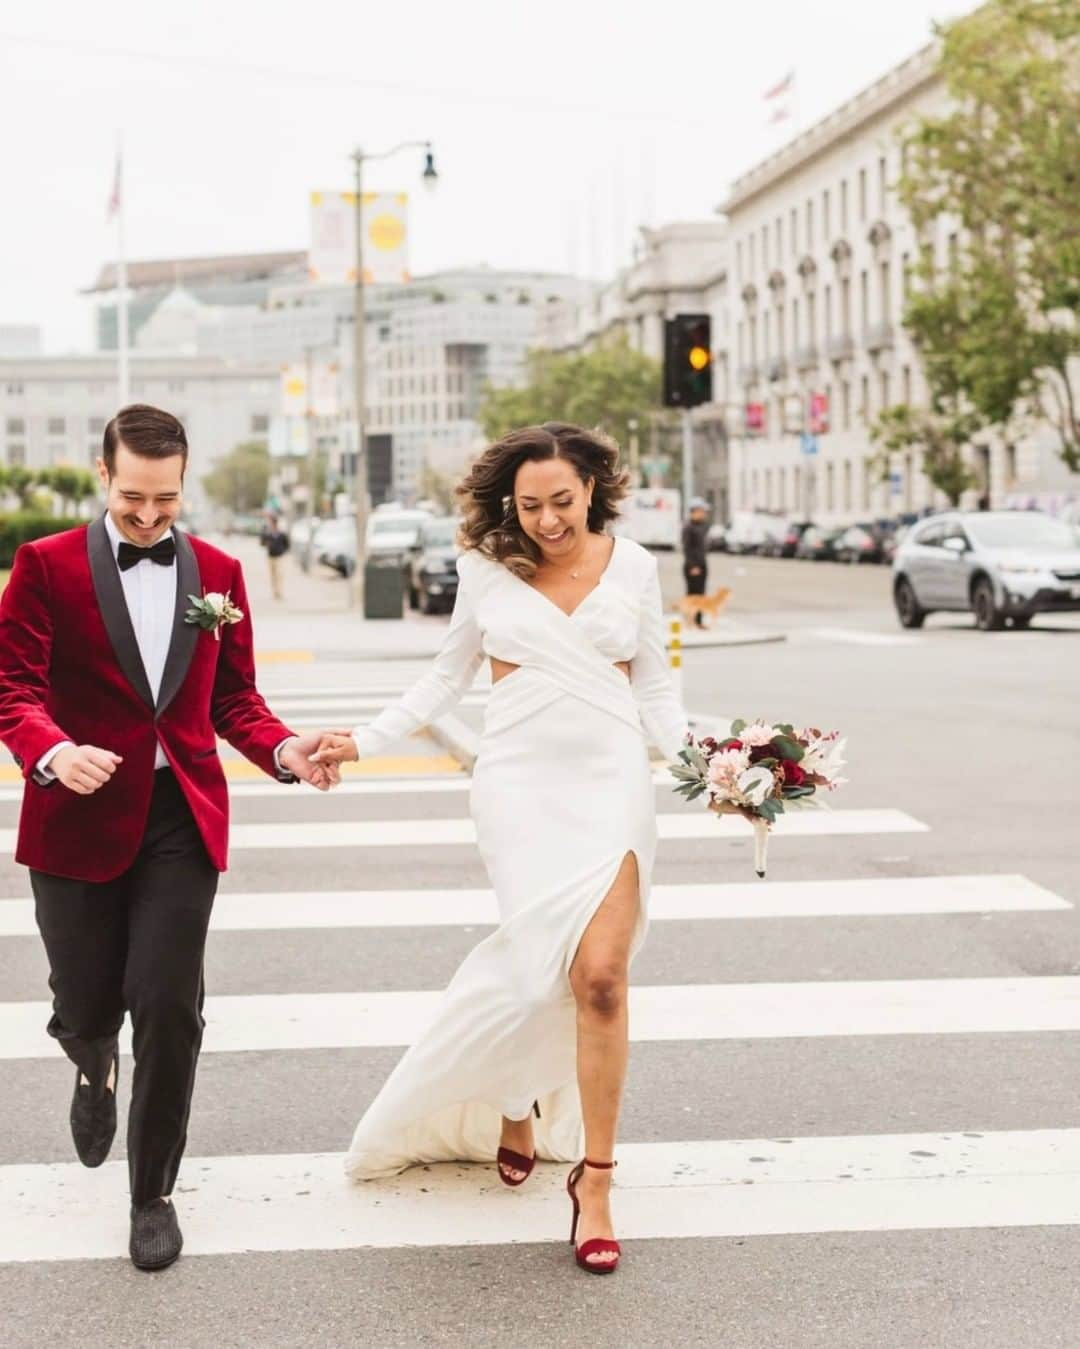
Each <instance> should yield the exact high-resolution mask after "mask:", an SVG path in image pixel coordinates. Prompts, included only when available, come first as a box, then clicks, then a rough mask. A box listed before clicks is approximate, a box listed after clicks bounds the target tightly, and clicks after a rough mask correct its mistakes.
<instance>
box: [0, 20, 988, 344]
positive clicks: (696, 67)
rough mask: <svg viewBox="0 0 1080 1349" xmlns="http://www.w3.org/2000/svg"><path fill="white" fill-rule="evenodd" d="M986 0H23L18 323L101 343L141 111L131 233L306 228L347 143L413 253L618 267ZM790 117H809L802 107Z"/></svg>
mask: <svg viewBox="0 0 1080 1349" xmlns="http://www.w3.org/2000/svg"><path fill="white" fill-rule="evenodd" d="M971 8H973V4H972V3H970V2H968V3H965V2H964V0H908V2H907V3H904V4H900V3H896V2H895V0H891V2H890V3H881V0H817V2H816V3H815V4H812V5H810V4H807V3H806V0H758V3H755V4H750V5H747V4H745V3H744V0H676V3H673V4H662V3H649V4H644V3H640V2H639V0H542V2H541V0H456V3H452V4H451V3H447V2H446V0H410V2H408V3H396V4H395V3H394V0H381V3H378V4H375V3H370V0H353V2H352V3H332V2H331V0H304V2H303V3H298V2H297V0H290V2H289V3H288V4H286V3H281V0H260V3H254V0H184V3H183V4H180V3H176V4H164V3H161V0H112V2H110V0H102V3H100V4H96V5H87V4H86V3H85V0H37V3H36V4H35V5H34V6H30V5H20V6H18V7H16V6H6V7H5V8H4V10H3V17H2V18H0V127H3V140H2V146H3V149H2V156H3V185H4V186H3V203H2V208H0V239H2V243H3V246H2V248H0V323H5V322H28V323H38V324H41V325H42V326H43V327H44V329H45V338H46V343H47V346H48V348H49V349H50V350H70V349H78V348H86V347H87V346H88V344H89V330H90V322H89V317H88V310H87V302H86V301H85V300H83V299H81V298H80V297H79V296H78V294H77V292H78V290H79V289H80V288H82V287H85V286H88V285H89V284H90V283H91V282H92V281H93V279H94V277H95V275H96V274H97V271H98V268H99V267H100V265H101V264H102V262H103V261H106V260H108V259H109V258H111V257H112V256H113V253H114V250H115V243H114V237H115V231H114V228H113V227H112V226H110V225H108V224H107V223H106V219H105V208H106V203H107V200H108V197H109V193H110V189H111V181H112V175H113V162H114V158H115V144H116V137H117V133H118V132H122V133H123V137H124V144H125V164H126V173H127V233H128V256H129V258H133V259H134V258H154V257H182V256H198V255H202V254H211V253H229V252H247V251H251V252H261V251H264V250H271V249H289V248H304V247H306V244H307V200H308V191H309V190H310V189H311V188H315V187H320V188H332V187H347V186H348V185H349V182H350V178H349V174H350V168H349V163H348V156H349V152H350V150H351V149H352V147H353V146H354V145H356V144H361V145H363V147H364V148H365V149H366V150H370V151H378V150H383V149H387V148H389V147H390V146H392V145H394V144H395V143H397V142H399V141H403V140H411V139H427V138H430V139H431V140H432V141H433V142H434V147H435V153H436V158H437V163H438V168H439V172H440V175H441V182H440V185H439V188H438V189H437V191H436V192H435V193H434V194H432V195H430V196H429V195H428V194H426V193H422V192H421V190H420V188H419V174H420V168H421V161H420V157H419V155H418V154H417V153H416V152H406V153H404V154H403V155H401V156H400V157H398V158H397V159H395V160H394V161H392V162H391V163H389V164H383V165H377V166H376V165H372V166H371V168H370V173H369V178H368V181H367V184H366V185H367V186H369V187H373V188H378V187H382V188H392V189H395V190H407V191H409V192H410V193H411V194H412V200H413V210H412V266H413V270H414V272H424V271H430V270H433V269H435V268H439V267H444V266H449V265H454V264H459V263H477V262H488V263H491V264H492V265H494V266H501V267H526V268H542V269H550V270H562V269H567V268H570V269H573V270H575V271H580V272H584V273H587V274H590V275H596V276H605V275H609V274H610V272H611V271H612V270H613V269H614V267H615V266H617V265H619V264H621V263H623V262H625V261H626V260H627V258H628V257H629V252H630V245H631V241H632V239H633V236H634V232H635V229H636V227H637V226H638V224H639V223H652V224H659V223H662V222H664V221H669V220H674V219H689V218H700V217H702V216H706V215H708V214H709V213H711V212H712V210H713V209H714V208H715V206H716V204H717V203H718V202H719V201H720V200H722V198H723V196H724V193H725V191H726V188H727V185H728V184H729V183H730V181H731V180H732V178H734V177H736V176H737V175H738V174H740V173H741V172H743V171H744V170H746V169H747V168H749V167H751V166H752V165H753V164H754V163H755V162H756V161H757V160H759V159H760V158H762V157H763V155H765V154H767V153H769V152H770V151H771V150H772V149H774V148H777V147H778V145H779V144H780V143H781V134H782V133H781V132H778V130H777V128H770V127H769V126H768V124H767V122H766V117H765V112H764V109H765V105H764V103H763V101H762V94H763V92H764V91H765V90H766V89H767V88H769V87H770V86H771V85H773V84H774V83H776V82H777V81H778V80H780V79H782V78H783V76H784V75H785V73H786V72H787V71H788V70H789V69H791V68H794V69H795V71H796V72H797V103H798V118H799V124H800V126H802V127H805V126H807V125H809V124H810V123H811V122H813V121H814V120H816V119H817V118H818V117H821V116H822V115H824V114H825V113H827V112H828V111H829V110H830V109H831V108H832V107H834V106H835V105H836V104H837V103H838V102H840V101H842V100H843V99H844V98H846V97H848V96H849V95H851V94H853V93H855V92H856V91H857V90H858V89H860V88H861V87H863V86H864V85H866V84H868V83H869V82H871V81H872V80H874V79H875V78H877V77H878V76H879V75H881V74H882V73H884V72H885V71H886V70H888V69H889V67H890V66H892V65H894V64H895V63H896V62H898V61H900V60H902V59H903V58H904V57H906V56H908V55H910V54H911V53H912V52H913V51H915V50H917V49H918V48H919V47H920V46H921V45H922V44H923V43H924V42H925V41H927V40H928V37H929V35H930V26H931V23H932V21H933V20H934V19H942V18H948V17H951V16H953V15H955V14H958V13H962V12H965V11H967V10H970V9H971ZM782 125H783V127H784V128H788V129H789V130H787V134H788V135H790V134H791V132H790V128H791V123H790V122H789V123H785V124H782Z"/></svg>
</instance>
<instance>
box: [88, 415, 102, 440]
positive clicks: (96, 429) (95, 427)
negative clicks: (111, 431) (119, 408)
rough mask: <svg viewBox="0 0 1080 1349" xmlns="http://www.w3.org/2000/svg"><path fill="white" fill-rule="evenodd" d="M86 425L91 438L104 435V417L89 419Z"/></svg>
mask: <svg viewBox="0 0 1080 1349" xmlns="http://www.w3.org/2000/svg"><path fill="white" fill-rule="evenodd" d="M86 425H87V429H88V430H89V432H90V434H91V435H92V436H103V435H104V434H105V418H104V417H91V418H90V420H89V421H88V422H87V424H86Z"/></svg>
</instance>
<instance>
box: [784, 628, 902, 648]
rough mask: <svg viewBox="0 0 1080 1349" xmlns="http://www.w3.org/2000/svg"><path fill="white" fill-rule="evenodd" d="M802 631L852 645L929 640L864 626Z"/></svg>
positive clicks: (881, 644)
mask: <svg viewBox="0 0 1080 1349" xmlns="http://www.w3.org/2000/svg"><path fill="white" fill-rule="evenodd" d="M802 633H803V635H805V636H809V637H819V638H821V639H822V640H823V641H826V642H848V643H850V644H851V645H852V646H925V645H926V640H927V639H926V638H925V637H917V636H915V635H914V634H913V633H902V632H870V631H868V630H866V629H863V628H803V629H802Z"/></svg>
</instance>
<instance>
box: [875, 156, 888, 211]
mask: <svg viewBox="0 0 1080 1349" xmlns="http://www.w3.org/2000/svg"><path fill="white" fill-rule="evenodd" d="M877 167H878V214H879V215H884V214H885V209H886V203H887V200H888V194H889V173H888V169H887V168H886V166H885V156H884V155H882V156H881V158H880V159H879V160H878V162H877Z"/></svg>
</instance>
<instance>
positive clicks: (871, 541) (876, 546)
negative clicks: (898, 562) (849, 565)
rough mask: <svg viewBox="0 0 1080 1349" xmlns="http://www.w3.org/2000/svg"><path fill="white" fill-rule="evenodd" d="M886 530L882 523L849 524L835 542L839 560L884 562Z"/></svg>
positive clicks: (836, 555)
mask: <svg viewBox="0 0 1080 1349" xmlns="http://www.w3.org/2000/svg"><path fill="white" fill-rule="evenodd" d="M885 539H886V531H885V530H884V529H883V528H882V527H881V526H880V525H874V524H862V525H849V526H848V527H847V529H845V530H844V531H843V532H842V533H841V534H840V535H839V536H838V537H837V539H836V542H835V543H834V544H833V556H834V557H835V558H836V560H837V562H883V561H884V560H885Z"/></svg>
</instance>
